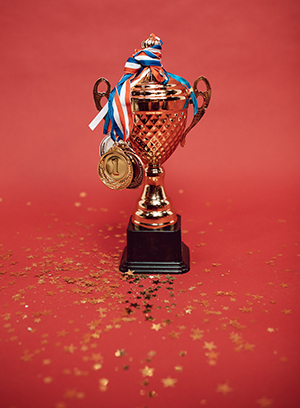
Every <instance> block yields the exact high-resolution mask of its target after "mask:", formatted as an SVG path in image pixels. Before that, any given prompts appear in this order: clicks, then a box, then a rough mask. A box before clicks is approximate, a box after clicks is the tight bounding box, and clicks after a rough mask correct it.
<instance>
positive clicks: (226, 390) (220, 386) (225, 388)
mask: <svg viewBox="0 0 300 408" xmlns="http://www.w3.org/2000/svg"><path fill="white" fill-rule="evenodd" d="M216 392H221V393H222V394H224V395H226V394H228V393H229V392H232V388H231V387H229V385H228V382H226V383H225V384H218V386H217V390H216Z"/></svg>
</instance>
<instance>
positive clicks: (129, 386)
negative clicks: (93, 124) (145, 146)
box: [0, 0, 300, 408]
mask: <svg viewBox="0 0 300 408" xmlns="http://www.w3.org/2000/svg"><path fill="white" fill-rule="evenodd" d="M299 8H300V5H299V3H298V2H297V1H292V0H290V1H282V0H280V1H263V2H262V1H258V0H256V1H252V2H248V1H237V0H235V1H227V0H226V1H211V2H204V1H199V0H198V1H193V0H187V1H185V2H179V1H172V2H171V1H156V0H154V1H152V2H146V1H135V0H134V1H133V0H129V1H126V2H125V1H124V2H122V1H114V0H107V1H106V0H103V1H98V2H96V1H94V0H86V1H84V2H82V1H74V0H72V1H71V0H70V1H66V0H60V1H56V0H54V1H52V2H44V1H37V0H27V1H26V2H24V1H20V0H11V1H10V2H2V4H1V5H0V9H1V17H0V18H1V25H0V32H1V64H0V75H1V76H0V77H1V93H0V95H1V96H0V103H1V115H2V118H1V121H0V132H1V139H0V155H1V156H0V174H1V178H0V180H1V185H0V188H1V190H0V212H1V232H0V233H1V236H0V244H1V246H0V253H1V258H2V259H0V265H1V268H0V271H1V275H0V277H1V282H0V283H1V294H0V295H1V316H2V318H3V324H2V325H1V366H2V367H4V369H3V368H2V369H1V373H0V375H1V382H0V383H1V394H2V397H1V401H2V405H3V407H5V408H6V407H8V408H12V407H16V408H20V407H32V406H35V407H48V406H49V407H55V408H65V407H75V406H80V407H98V406H105V407H112V406H114V407H134V408H135V407H136V408H137V407H142V406H147V407H165V406H168V405H170V406H171V404H173V405H174V404H175V402H178V406H183V405H184V406H186V407H197V406H202V405H207V406H210V407H227V406H228V407H229V406H230V407H232V406H243V407H255V406H258V407H259V406H272V407H275V408H276V407H296V406H298V401H299V391H298V384H297V383H298V369H299V350H298V343H299V328H298V322H299V301H298V293H299V292H298V291H299V283H298V275H297V273H298V272H299V254H300V250H299V246H298V244H300V243H299V196H300V195H299V183H298V179H299V162H300V161H299V113H298V110H299V103H298V93H299V11H300V10H299ZM152 32H154V33H155V34H156V35H158V36H159V37H160V38H161V39H162V40H163V42H164V45H163V60H162V62H163V65H164V67H165V69H166V70H167V71H169V72H172V73H175V74H178V75H180V76H182V77H184V78H186V79H187V80H188V81H189V82H190V83H193V81H194V80H195V79H196V78H197V77H198V76H199V75H205V76H206V77H207V78H208V79H209V81H210V83H211V86H212V99H211V104H210V106H209V108H208V110H207V113H206V114H205V116H204V118H203V119H202V120H201V122H200V123H199V125H198V126H197V127H196V128H194V129H193V130H192V131H191V133H190V134H189V135H188V137H187V144H186V146H185V147H184V149H181V148H180V147H179V148H178V149H177V151H176V152H175V153H174V155H173V156H172V157H171V158H170V159H169V160H168V162H167V163H166V164H165V169H166V187H167V191H168V193H169V195H170V196H171V197H172V200H173V203H174V205H175V207H176V208H177V209H178V212H180V213H181V214H182V224H183V230H184V241H185V242H186V243H187V244H188V245H189V247H190V249H191V256H192V269H191V271H190V272H189V273H188V274H187V275H184V276H182V277H179V278H178V277H177V278H176V280H175V281H174V283H173V285H174V295H175V298H176V301H174V303H176V306H174V310H173V309H172V313H169V312H170V310H169V311H168V310H167V309H165V305H166V304H167V302H165V303H164V300H170V301H171V302H173V300H172V299H171V298H170V297H169V294H168V290H165V289H164V286H166V285H168V284H169V283H168V282H167V283H166V282H165V281H164V278H161V282H162V289H160V292H161V293H160V294H159V300H158V299H156V298H151V302H152V305H153V307H152V309H153V310H154V309H155V312H154V311H153V313H152V318H154V319H155V320H153V321H147V320H145V315H144V314H143V313H142V309H138V308H137V307H134V306H132V310H133V311H134V313H133V316H135V317H136V320H134V321H132V322H130V323H128V322H126V319H125V320H122V319H124V316H123V315H122V313H123V312H124V310H123V307H126V300H128V296H129V295H128V294H127V292H128V287H131V286H130V285H137V288H138V282H136V283H132V284H130V283H128V282H129V281H124V280H122V277H121V275H120V274H119V273H118V272H117V271H116V269H117V266H118V259H119V258H118V257H119V255H120V253H121V251H122V249H123V247H124V245H125V241H124V239H125V238H124V236H123V234H124V233H125V231H126V225H127V221H128V218H129V216H130V212H131V210H132V208H133V206H134V203H135V200H136V199H137V197H138V195H139V194H140V193H141V190H138V191H122V192H114V191H112V190H109V189H107V188H106V187H105V186H104V185H102V183H101V182H100V181H99V179H98V176H97V162H98V146H99V143H100V140H101V139H102V133H101V129H102V125H100V126H99V127H98V128H97V129H96V130H95V131H94V132H91V131H90V130H89V128H88V124H89V122H90V121H91V120H92V119H93V117H94V116H95V114H96V113H97V112H96V109H95V107H94V104H93V99H92V87H93V84H94V82H95V81H96V80H97V78H98V77H100V76H104V77H106V78H107V79H108V80H109V81H110V82H111V84H112V85H113V86H114V85H115V84H116V83H117V81H118V80H119V79H120V77H121V76H122V73H123V66H124V64H125V61H126V59H127V58H128V57H129V56H130V55H131V54H132V53H133V51H134V49H135V48H139V46H140V43H141V41H142V40H144V39H145V38H147V37H148V35H149V34H150V33H152ZM81 193H85V194H81ZM80 194H81V195H80ZM108 237H109V238H108ZM120 237H121V238H120ZM61 240H62V241H61ZM204 244H205V245H204ZM49 254H50V255H51V256H50V255H49ZM103 254H104V255H103ZM112 254H116V255H115V256H113V255H112ZM106 257H110V258H106ZM68 259H69V260H70V259H71V262H69V261H68ZM105 259H106V263H105V262H104V260H105ZM107 259H109V262H108V261H107ZM78 260H79V262H77V261H78ZM75 261H76V262H77V263H79V264H80V265H79V266H78V267H76V264H75ZM101 262H103V265H106V264H107V267H106V268H104V269H105V271H104V272H103V274H102V275H101V279H113V281H111V282H110V283H107V282H106V281H105V280H101V281H98V280H97V279H96V280H95V278H93V279H94V281H95V282H94V284H95V285H96V286H95V288H98V289H97V290H98V292H97V296H102V295H101V293H103V291H104V292H105V290H106V289H105V288H106V286H107V285H108V287H110V285H113V283H112V282H117V284H118V285H119V286H118V289H114V290H115V291H117V293H118V294H119V295H120V294H122V295H123V296H124V297H123V298H122V299H121V300H122V301H120V303H118V302H117V303H118V304H117V305H115V304H114V302H116V300H115V298H111V296H112V293H114V292H109V294H108V296H107V297H106V298H105V302H104V305H103V303H100V306H101V307H103V308H106V309H107V311H106V312H107V315H106V316H102V317H100V320H101V323H98V325H99V327H98V328H99V330H100V329H101V330H102V332H101V335H100V337H99V338H97V335H98V334H97V333H96V332H95V333H94V332H93V333H94V334H95V339H94V343H93V344H95V345H94V346H91V345H90V343H89V344H88V346H87V347H88V350H81V347H82V339H83V338H84V335H85V334H86V333H87V332H88V333H90V329H89V326H87V325H88V324H89V323H90V322H91V321H93V320H94V319H96V317H97V318H98V320H99V312H97V311H96V308H97V309H98V307H99V305H94V304H93V302H91V301H90V298H91V296H94V295H95V293H93V295H91V294H86V296H87V299H89V301H87V300H85V301H84V299H83V297H84V294H82V293H76V291H75V293H74V291H72V290H70V287H71V285H69V284H68V283H66V281H65V280H64V279H65V278H66V276H67V277H69V276H73V278H74V279H80V277H84V276H86V274H88V273H89V271H90V270H92V269H95V268H97V266H98V267H99V265H100V266H101V265H102V263H101ZM219 264H220V265H219ZM35 265H36V266H35ZM62 265H69V266H68V267H62ZM70 265H71V266H72V267H70ZM216 265H219V266H216ZM28 268H30V269H28ZM58 270H59V272H58ZM45 271H46V272H45ZM49 273H50V274H52V275H51V276H52V277H53V275H55V276H56V278H57V279H56V283H53V281H52V283H51V282H50V280H51V276H50V275H49ZM43 274H44V275H46V277H47V279H46V278H45V279H46V280H45V284H39V279H41V276H43ZM66 274H67V275H66ZM111 276H113V278H110V277H111ZM80 282H81V281H80V280H76V283H75V284H76V285H77V286H78V285H79V286H80ZM99 282H101V283H99ZM151 282H152V281H151V279H144V280H142V285H144V287H147V288H148V287H154V286H155V284H152V283H151ZM200 283H203V285H200ZM140 284H141V283H140ZM198 284H199V285H198ZM52 285H54V286H52ZM59 285H60V286H59ZM86 285H88V283H86ZM153 285H154V286H153ZM30 286H33V288H32V289H30ZM193 287H196V289H190V290H188V289H189V288H193ZM72 288H74V287H72ZM95 290H96V289H95ZM111 290H113V289H111ZM137 290H138V289H137ZM182 290H184V291H183V292H182ZM60 291H61V292H60ZM218 291H221V292H223V296H220V295H218ZM48 292H50V293H51V292H53V293H55V294H54V295H51V294H50V295H49V294H48V295H47V293H48ZM231 292H233V293H234V296H231V295H230V293H231ZM99 293H100V295H99ZM203 293H205V295H203ZM225 293H227V295H226V294H225ZM16 294H19V295H20V296H19V295H18V296H17V297H16V296H15V295H16ZM228 294H229V295H228ZM257 295H258V297H257ZM126 296H127V297H126ZM130 296H132V295H130ZM228 296H229V297H230V298H232V299H236V300H235V301H234V300H233V301H232V302H231V301H230V299H229V297H228ZM260 296H262V297H260ZM203 299H205V300H206V302H204V304H203V302H202V304H201V303H198V302H200V301H201V300H203ZM135 300H136V299H135ZM138 301H140V300H138ZM74 302H75V303H74ZM122 302H123V303H122ZM124 302H125V303H124ZM274 302H275V303H274ZM133 303H135V301H133ZM207 304H209V305H210V306H205V305H207ZM112 305H114V306H112ZM27 306H28V307H29V309H28V307H27ZM160 306H162V309H158V308H157V307H160ZM191 306H193V307H195V309H191V310H192V312H191V314H190V312H186V310H189V307H191ZM25 307H26V309H28V310H30V313H27V312H26V309H25ZM143 307H144V306H143ZM224 307H225V309H224ZM186 308H188V309H186ZM226 308H228V309H226ZM243 308H244V309H243ZM245 308H246V309H247V310H248V311H246V309H245ZM250 309H251V310H250ZM44 310H51V314H49V315H44V314H43V315H40V316H42V317H41V321H35V319H39V318H40V317H37V314H39V313H41V312H43V311H44ZM205 310H206V312H205ZM108 312H109V313H108ZM213 312H220V313H221V314H218V313H216V314H214V313H213ZM43 313H44V312H43ZM100 314H101V313H100ZM20 316H21V317H20ZM24 316H26V317H25V318H24ZM79 316H80V318H79ZM168 318H170V320H171V321H172V323H170V324H167V325H166V324H165V325H163V323H162V322H163V321H164V320H167V319H168ZM114 319H121V320H120V322H121V323H120V322H119V323H120V324H121V328H120V330H119V331H118V329H117V328H115V327H114V329H113V330H110V329H109V331H105V328H106V327H107V326H109V325H110V324H113V323H112V322H114V321H115V320H114ZM234 319H238V320H237V321H238V322H239V325H240V326H239V325H238V324H237V323H234V322H236V320H234ZM207 320H209V321H207ZM70 321H74V329H76V330H75V331H74V330H73V326H72V329H71V328H70V327H71V326H70V323H69V322H70ZM139 322H140V323H139ZM230 322H231V323H230ZM119 323H117V324H119ZM153 323H154V324H161V330H158V331H156V330H151V327H152V324H153ZM224 325H225V326H224ZM75 326H76V327H75ZM170 326H171V327H170ZM179 326H180V327H182V326H185V329H178V327H179ZM28 327H29V328H32V327H34V330H35V331H34V332H31V331H30V330H29V329H28ZM196 328H198V329H199V330H203V339H200V340H197V339H196V340H193V337H191V334H193V329H196ZM268 329H274V331H272V330H268ZM28 330H29V332H30V333H28ZM62 330H66V331H67V332H68V335H66V336H63V335H60V334H58V333H61V332H62ZM173 331H174V332H175V333H177V332H178V333H180V334H178V336H177V337H178V338H177V337H176V336H175V335H173V337H172V335H170V333H171V334H172V332H173ZM236 332H238V333H239V334H240V335H241V336H242V337H243V339H244V340H243V341H240V342H239V343H238V344H236V343H233V342H232V336H233V335H232V333H236ZM47 335H48V336H47ZM43 336H44V337H43ZM174 336H175V338H174ZM15 337H16V338H15ZM45 341H47V343H46V342H45ZM205 341H206V342H211V341H214V344H215V345H216V346H217V349H216V351H217V352H218V353H219V355H218V358H217V359H215V360H214V361H215V363H210V364H208V357H207V356H206V354H205V353H206V352H207V351H208V350H207V349H205V348H204V349H203V347H205ZM43 342H44V343H43ZM58 343H60V344H59V345H57V344H58ZM247 343H248V344H250V345H254V346H253V347H252V346H248V350H247V346H246V347H245V344H247ZM71 344H73V345H74V347H76V348H77V349H76V350H75V351H74V352H69V349H68V347H69V346H70V345H71ZM65 347H67V348H65ZM249 348H250V350H249ZM94 349H95V350H94ZM117 349H125V350H126V356H124V357H122V358H123V359H124V360H123V361H125V359H126V361H125V363H123V361H122V364H121V363H120V360H121V359H120V358H118V357H116V356H115V354H114V353H115V351H116V350H117ZM26 350H27V352H26ZM150 350H153V351H155V352H156V357H153V359H152V361H151V362H147V361H146V360H145V359H146V357H147V353H148V352H149V351H150ZM182 350H185V351H187V355H186V357H184V358H182V357H179V352H180V351H182ZM92 351H93V352H95V353H96V352H97V353H98V352H99V353H100V352H101V353H102V356H103V360H104V361H103V367H102V368H101V369H100V370H96V371H95V370H94V371H93V367H92V365H91V362H90V361H91V360H88V358H90V357H91V352H92ZM24 353H25V354H24ZM26 353H27V354H26ZM28 353H29V354H28ZM24 355H30V356H31V357H30V358H28V360H29V361H24V358H22V357H24ZM47 359H48V360H49V359H50V360H51V364H49V365H48V364H47V363H46V364H44V363H43V361H45V360H47ZM25 360H26V358H25ZM85 360H86V361H85ZM179 360H180V361H179ZM209 361H211V360H209ZM124 364H125V365H127V364H128V365H129V369H128V370H127V369H124V367H123V368H122V365H123V366H124ZM151 364H152V365H151ZM146 365H148V366H149V367H153V368H155V370H154V374H153V376H152V377H149V378H148V379H149V384H148V385H145V384H142V381H143V380H144V379H145V378H143V376H142V373H141V372H140V369H143V368H144V367H145V366H146ZM178 365H180V366H182V372H176V371H174V366H178ZM75 368H76V369H77V371H76V370H75ZM64 370H65V371H64ZM66 370H69V371H70V372H71V373H69V374H66V372H67V371H66ZM78 370H79V372H80V374H78ZM86 372H87V373H88V374H82V373H86ZM76 373H77V374H76ZM99 373H100V374H99ZM168 376H170V377H171V378H175V379H177V383H176V384H175V385H174V387H167V388H164V387H163V383H162V382H161V379H164V378H167V377H168ZM45 378H46V379H47V378H48V380H45ZM49 378H50V380H49ZM101 378H107V379H108V380H109V384H108V387H107V390H106V391H103V392H102V391H100V390H99V384H98V381H99V379H101ZM220 384H221V385H224V384H227V385H228V387H229V388H230V390H228V387H227V391H226V386H225V388H224V387H223V388H222V387H221V389H222V390H223V392H222V391H220V388H218V387H219V385H220ZM68 390H69V391H70V390H73V391H74V390H76V391H74V392H73V394H72V392H68ZM143 390H144V391H143ZM224 390H225V391H224ZM141 391H143V392H141ZM151 391H155V393H156V394H155V395H156V396H155V397H151V396H149V395H150V394H151ZM149 392H150V394H149ZM143 394H145V395H143ZM151 395H152V394H151Z"/></svg>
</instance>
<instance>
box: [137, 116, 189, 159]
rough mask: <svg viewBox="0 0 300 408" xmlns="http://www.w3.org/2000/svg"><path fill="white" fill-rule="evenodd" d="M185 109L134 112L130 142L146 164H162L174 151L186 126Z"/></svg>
mask: <svg viewBox="0 0 300 408" xmlns="http://www.w3.org/2000/svg"><path fill="white" fill-rule="evenodd" d="M186 119H187V109H184V110H180V111H177V112H174V111H171V112H170V111H169V112H138V113H137V112H134V126H133V131H132V134H131V136H130V142H131V145H132V147H133V149H134V150H135V152H136V153H137V154H138V155H139V156H140V158H141V160H142V161H143V162H144V163H145V164H146V165H148V164H158V165H161V164H163V163H164V162H165V161H166V160H167V159H168V158H169V157H170V156H171V154H172V153H173V152H174V151H175V150H176V148H177V146H178V144H179V142H180V140H181V137H182V135H183V132H184V130H185V126H186Z"/></svg>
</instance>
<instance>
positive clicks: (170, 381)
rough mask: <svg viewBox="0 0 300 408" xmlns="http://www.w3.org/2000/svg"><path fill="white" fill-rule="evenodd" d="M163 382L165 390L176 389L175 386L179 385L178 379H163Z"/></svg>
mask: <svg viewBox="0 0 300 408" xmlns="http://www.w3.org/2000/svg"><path fill="white" fill-rule="evenodd" d="M161 381H162V383H163V385H164V387H165V388H167V387H172V388H174V386H175V384H176V383H177V379H176V378H171V377H167V378H162V380H161Z"/></svg>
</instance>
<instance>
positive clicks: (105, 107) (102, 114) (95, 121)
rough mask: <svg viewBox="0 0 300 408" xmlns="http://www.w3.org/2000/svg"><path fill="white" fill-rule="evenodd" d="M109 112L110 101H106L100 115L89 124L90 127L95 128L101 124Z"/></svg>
mask: <svg viewBox="0 0 300 408" xmlns="http://www.w3.org/2000/svg"><path fill="white" fill-rule="evenodd" d="M107 112H108V103H106V104H105V105H104V106H103V108H102V109H101V111H100V112H99V113H98V115H97V116H96V117H95V118H94V119H93V120H92V121H91V123H90V124H89V128H90V129H91V130H94V129H95V128H96V127H97V126H98V125H99V123H100V122H101V120H102V119H103V118H104V116H105V115H106V114H107Z"/></svg>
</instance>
